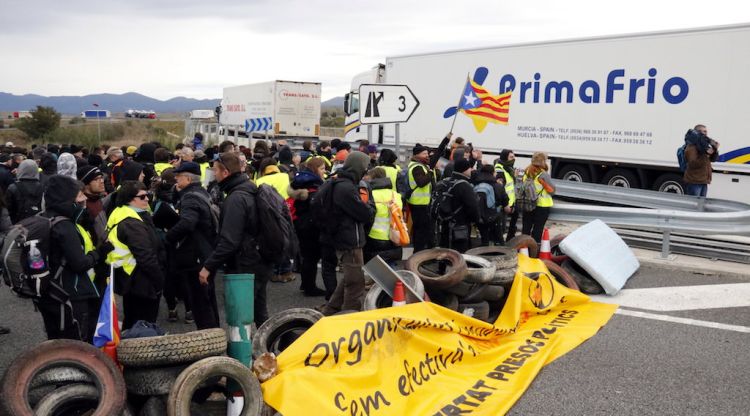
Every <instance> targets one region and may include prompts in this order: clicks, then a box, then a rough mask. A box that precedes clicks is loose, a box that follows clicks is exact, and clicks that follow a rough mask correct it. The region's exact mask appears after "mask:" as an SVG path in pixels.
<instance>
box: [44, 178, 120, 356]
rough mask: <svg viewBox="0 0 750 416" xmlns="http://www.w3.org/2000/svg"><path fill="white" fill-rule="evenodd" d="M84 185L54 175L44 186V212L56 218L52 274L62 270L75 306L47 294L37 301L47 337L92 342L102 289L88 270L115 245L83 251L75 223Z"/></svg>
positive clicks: (52, 229)
mask: <svg viewBox="0 0 750 416" xmlns="http://www.w3.org/2000/svg"><path fill="white" fill-rule="evenodd" d="M81 189H82V187H81V184H80V182H77V181H75V180H73V179H72V178H69V177H67V176H62V175H54V176H51V177H50V178H49V180H48V182H47V187H46V189H45V194H44V195H45V201H46V205H47V206H46V210H45V212H44V214H42V215H43V216H44V217H47V218H51V219H55V220H54V221H53V223H54V225H53V226H52V228H51V229H50V245H49V247H50V249H49V263H50V264H49V270H50V273H51V274H52V276H56V275H57V274H58V273H59V275H60V281H61V283H62V287H63V288H64V289H65V291H66V292H67V294H68V296H69V299H70V301H71V304H72V309H73V310H72V314H71V310H70V308H69V307H66V306H64V305H61V304H60V302H59V301H57V300H55V299H52V298H50V297H47V296H42V297H41V298H40V299H38V300H36V301H35V304H36V306H37V309H39V312H41V314H42V318H43V319H44V327H45V330H46V332H47V338H48V339H58V338H66V339H75V340H80V341H84V342H91V338H92V337H93V334H94V329H95V327H96V321H97V318H98V316H99V293H98V292H97V289H96V287H95V285H94V282H93V281H92V279H91V276H90V274H89V273H90V272H93V270H92V269H93V268H94V266H95V265H96V264H97V262H98V261H99V260H100V259H102V258H104V256H105V255H106V253H107V252H109V251H110V250H111V249H112V245H111V244H109V243H105V244H102V245H101V246H100V248H98V249H97V250H94V251H91V252H89V253H86V252H84V247H83V244H84V243H83V236H82V235H81V234H80V233H79V231H78V229H77V228H76V226H75V223H74V221H75V218H77V217H79V216H80V215H81V213H82V211H83V207H84V206H85V205H83V204H85V201H86V197H85V196H84V195H83V193H82V192H81ZM56 218H64V219H62V220H58V219H56ZM61 268H62V270H61ZM61 322H62V323H63V325H62V328H61Z"/></svg>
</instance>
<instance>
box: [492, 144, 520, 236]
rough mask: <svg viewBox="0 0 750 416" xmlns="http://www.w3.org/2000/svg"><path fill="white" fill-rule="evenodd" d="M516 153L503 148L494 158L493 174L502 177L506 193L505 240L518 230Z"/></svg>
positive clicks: (514, 234)
mask: <svg viewBox="0 0 750 416" xmlns="http://www.w3.org/2000/svg"><path fill="white" fill-rule="evenodd" d="M515 164H516V155H515V153H513V151H512V150H510V149H503V150H502V151H501V152H500V157H499V158H498V159H497V160H495V174H496V175H497V177H498V178H502V179H503V183H504V184H505V193H506V194H508V206H507V209H506V210H505V213H506V214H510V215H509V217H510V218H509V219H508V231H507V237H506V241H508V240H510V239H511V238H513V237H515V236H516V231H518V227H517V225H516V224H517V223H518V210H517V209H516V169H515V167H514V165H515Z"/></svg>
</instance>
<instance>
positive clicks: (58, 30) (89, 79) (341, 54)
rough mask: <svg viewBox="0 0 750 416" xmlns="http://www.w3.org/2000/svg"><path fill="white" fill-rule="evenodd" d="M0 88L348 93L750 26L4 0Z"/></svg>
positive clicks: (427, 9) (742, 12) (492, 13)
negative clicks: (512, 58)
mask: <svg viewBox="0 0 750 416" xmlns="http://www.w3.org/2000/svg"><path fill="white" fill-rule="evenodd" d="M7 3H8V4H7V5H4V7H3V10H4V11H8V12H7V13H2V14H1V15H0V35H2V40H3V45H4V46H3V50H2V53H3V55H2V56H3V61H4V63H6V62H7V64H4V65H0V91H8V92H13V93H16V94H24V93H38V94H43V95H62V94H69V95H83V94H89V93H98V92H113V93H118V92H127V91H137V92H140V93H143V94H146V95H149V96H153V97H156V98H161V99H164V98H170V97H173V96H177V95H184V96H190V97H195V98H216V97H219V96H221V89H222V88H223V87H224V86H229V85H239V84H247V83H254V82H262V81H268V80H273V79H290V80H302V81H320V82H323V97H324V99H325V98H330V97H333V96H336V95H342V94H343V93H344V92H346V91H347V90H348V88H349V83H350V80H351V78H352V76H353V75H355V74H357V73H359V72H362V71H364V70H367V69H369V68H371V67H372V66H374V65H376V64H377V63H379V62H385V58H386V57H388V56H398V55H405V54H415V53H425V52H435V51H444V50H453V49H463V48H477V47H486V46H493V45H502V44H512V43H522V42H535V41H542V40H553V39H564V38H574V37H587V36H599V35H607V34H621V33H632V32H639V31H653V30H666V29H674V28H685V27H695V26H706V25H715V24H729V23H737V22H742V21H750V12H748V6H743V5H742V4H741V3H736V2H728V1H726V2H725V1H714V2H711V3H710V4H707V3H705V2H653V1H643V0H634V1H630V2H628V3H623V4H618V5H616V6H615V5H613V4H612V3H611V2H603V1H591V0H586V1H577V2H560V1H552V0H540V1H534V2H524V3H520V2H509V1H502V2H500V1H479V0H477V1H472V2H455V1H442V0H439V1H411V2H409V1H395V0H381V1H378V2H372V1H358V0H352V1H348V2H335V1H313V0H308V1H302V0H291V1H283V2H281V1H274V2H272V1H266V0H260V1H259V0H253V1H249V2H238V1H229V0H218V1H211V2H208V1H205V0H203V1H196V0H180V1H175V0H166V1H146V0H129V1H126V2H94V3H91V2H85V1H80V0H72V1H66V2H59V1H51V0H46V1H33V0H27V1H18V0H9V1H8V2H7Z"/></svg>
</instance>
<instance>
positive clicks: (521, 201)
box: [515, 176, 542, 212]
mask: <svg viewBox="0 0 750 416" xmlns="http://www.w3.org/2000/svg"><path fill="white" fill-rule="evenodd" d="M534 179H535V178H532V177H530V176H526V177H524V178H523V179H522V180H516V189H515V191H516V209H517V210H519V211H521V212H531V211H533V210H534V209H536V200H537V199H538V198H539V195H541V193H542V191H539V192H537V191H536V187H535V186H534Z"/></svg>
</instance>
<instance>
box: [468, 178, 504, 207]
mask: <svg viewBox="0 0 750 416" xmlns="http://www.w3.org/2000/svg"><path fill="white" fill-rule="evenodd" d="M473 182H474V185H479V184H480V183H488V184H490V185H491V186H492V190H493V191H495V206H496V207H506V206H508V194H507V193H506V192H505V187H503V185H501V184H500V183H498V182H497V178H496V177H495V173H494V172H493V173H485V172H478V173H477V174H476V176H475V177H474V181H473Z"/></svg>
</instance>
